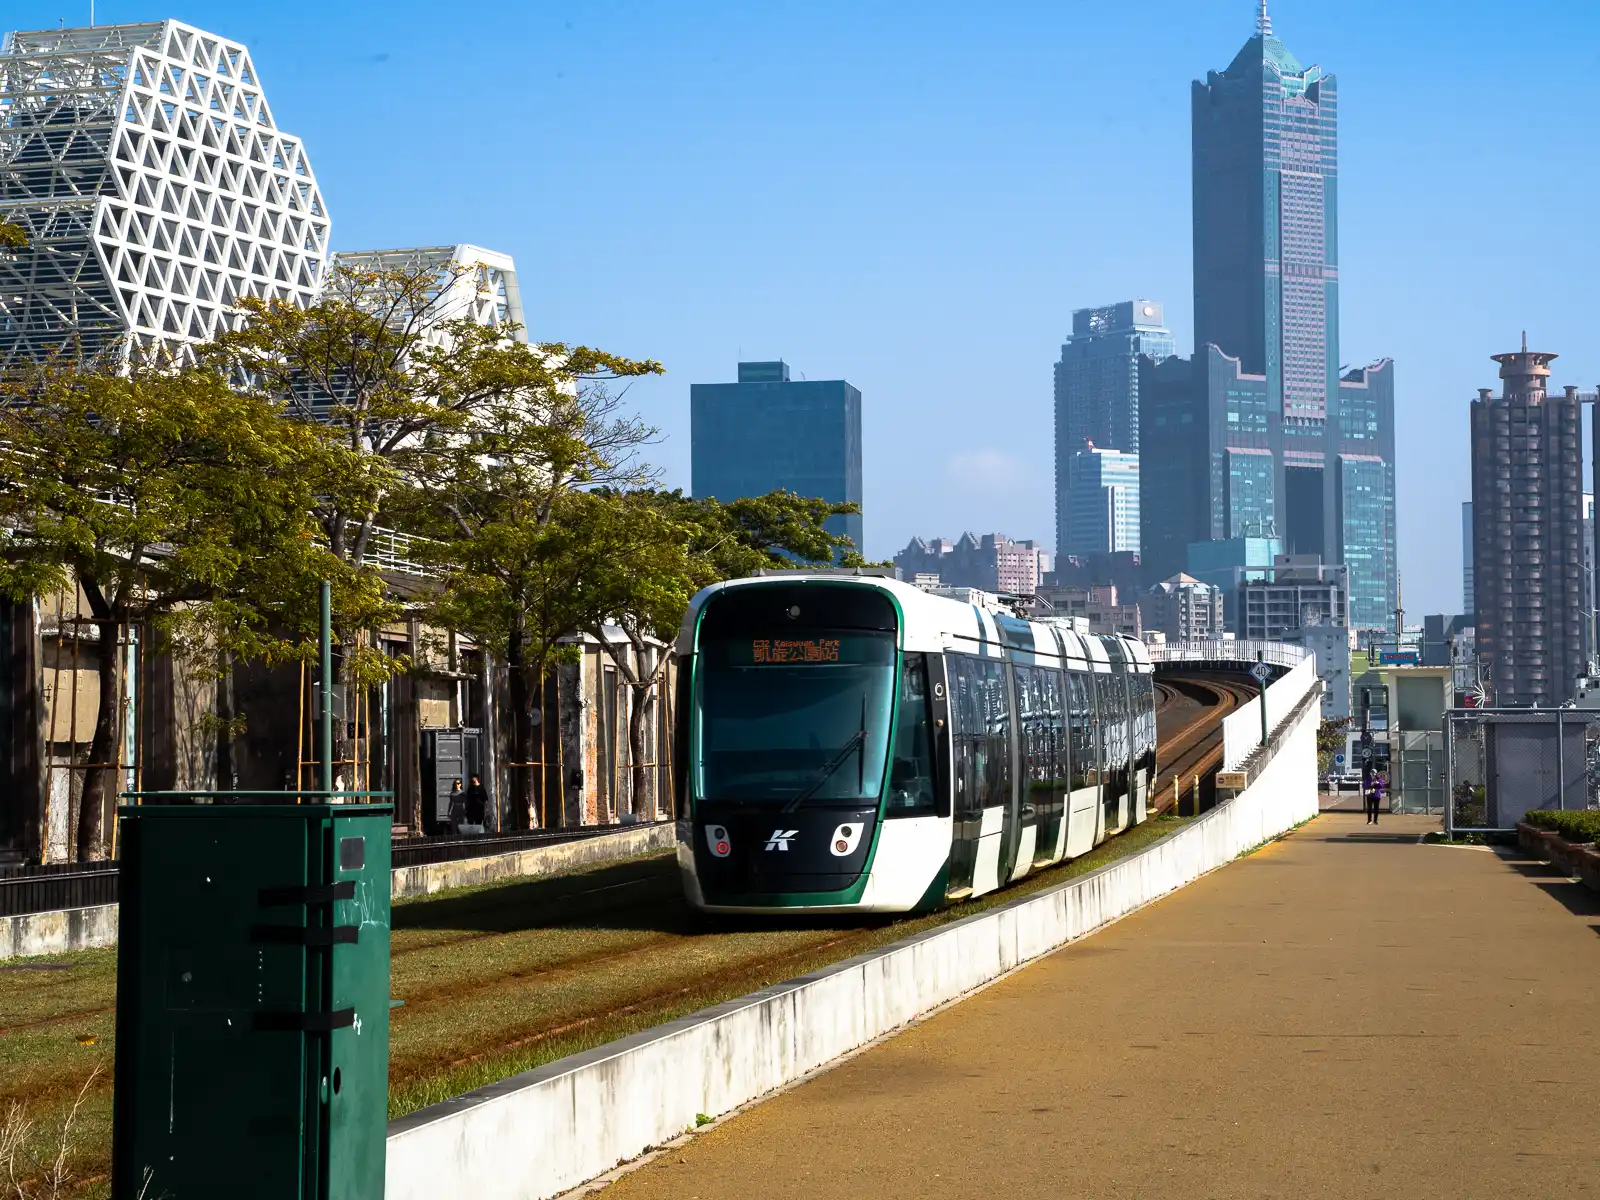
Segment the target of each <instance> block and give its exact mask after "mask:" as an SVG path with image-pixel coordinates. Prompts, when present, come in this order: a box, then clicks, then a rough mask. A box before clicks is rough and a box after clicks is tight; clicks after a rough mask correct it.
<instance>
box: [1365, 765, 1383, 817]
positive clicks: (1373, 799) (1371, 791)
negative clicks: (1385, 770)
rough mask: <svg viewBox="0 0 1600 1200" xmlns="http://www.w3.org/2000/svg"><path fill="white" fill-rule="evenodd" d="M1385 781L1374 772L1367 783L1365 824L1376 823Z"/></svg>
mask: <svg viewBox="0 0 1600 1200" xmlns="http://www.w3.org/2000/svg"><path fill="white" fill-rule="evenodd" d="M1384 785H1385V781H1384V778H1383V776H1382V775H1380V774H1378V772H1376V771H1374V772H1373V773H1372V778H1371V780H1370V781H1368V783H1367V824H1369V825H1376V824H1377V823H1378V804H1379V802H1380V801H1382V800H1383V793H1384Z"/></svg>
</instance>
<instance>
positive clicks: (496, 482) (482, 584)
mask: <svg viewBox="0 0 1600 1200" xmlns="http://www.w3.org/2000/svg"><path fill="white" fill-rule="evenodd" d="M539 353H540V354H541V356H542V365H541V370H542V371H543V372H544V376H543V379H542V380H541V381H540V382H539V383H538V384H537V385H536V386H535V387H533V388H531V389H530V390H528V391H524V392H520V393H518V394H516V395H514V396H509V397H503V398H496V399H493V400H491V401H488V402H485V403H483V404H482V405H480V406H478V408H477V409H476V411H474V413H473V414H472V418H471V421H470V422H469V423H468V424H466V425H465V426H464V427H463V429H462V431H461V433H460V434H459V435H458V436H449V437H446V436H432V437H429V438H427V439H426V440H425V441H424V442H423V443H422V444H421V445H420V446H418V447H417V448H416V449H415V450H414V451H413V452H410V453H409V455H408V462H407V470H408V472H409V484H408V486H407V488H406V490H405V491H404V492H403V493H397V494H396V496H395V497H394V498H393V500H392V503H391V511H392V512H394V514H395V515H396V517H397V518H398V519H400V520H402V521H403V522H404V523H405V524H406V526H407V527H408V528H411V529H415V530H417V531H419V532H422V533H426V534H427V535H428V536H429V537H430V539H432V540H431V541H430V542H429V543H428V544H427V545H425V546H423V547H422V548H421V549H420V550H419V551H418V552H417V553H418V555H419V557H421V558H422V559H423V560H424V561H430V562H432V563H434V564H435V565H436V566H438V567H439V568H440V570H441V574H442V580H443V586H442V589H441V591H440V594H439V595H438V596H437V597H435V598H434V599H433V600H431V601H430V602H427V603H426V604H425V606H424V608H425V611H426V612H427V614H428V615H429V617H430V619H431V620H432V621H434V622H435V623H437V624H439V625H441V626H444V627H446V628H451V629H455V630H459V631H461V632H465V633H467V634H469V635H470V636H471V637H472V638H473V639H474V640H475V641H476V642H477V643H478V645H480V646H482V647H484V648H485V649H486V650H488V651H489V652H491V653H493V654H494V655H496V656H497V657H498V658H499V659H500V660H501V661H503V662H504V663H505V664H506V666H507V669H508V677H509V678H508V682H509V685H510V692H511V695H510V701H511V705H510V706H511V712H512V726H513V727H512V743H513V759H512V761H513V762H515V763H518V764H524V765H522V766H521V767H519V768H518V771H517V774H516V776H515V780H516V783H515V787H516V794H517V798H518V807H519V810H520V812H521V813H523V814H525V815H526V818H527V819H528V820H529V821H530V823H531V822H532V821H533V819H534V816H533V814H535V813H537V812H539V810H540V809H541V808H542V806H543V799H544V797H543V794H542V791H543V784H542V780H543V775H542V774H539V775H536V774H535V772H534V770H533V768H532V767H531V766H530V765H527V764H531V763H533V762H534V743H535V739H536V735H537V728H536V726H535V724H534V721H535V716H534V712H535V709H536V708H538V707H541V706H540V705H539V704H538V703H537V700H538V698H539V695H540V692H541V687H542V684H543V682H544V680H545V678H546V677H547V676H548V674H549V670H550V667H551V665H552V664H553V662H554V661H555V655H556V647H557V643H558V642H559V640H560V639H561V638H562V637H563V636H565V635H567V634H569V633H572V632H573V631H574V630H575V628H576V624H575V618H574V615H573V609H572V607H571V597H572V595H573V589H574V587H575V585H576V577H575V572H577V571H581V570H582V569H584V564H585V563H586V561H587V559H586V557H585V556H584V555H583V554H582V553H581V547H580V546H578V545H576V544H575V542H574V539H575V538H578V537H581V536H582V534H581V531H579V530H578V529H577V528H576V527H575V526H574V525H573V524H572V523H571V522H563V521H561V520H559V519H558V513H559V512H560V511H562V510H563V508H564V506H565V505H566V504H567V502H568V500H569V499H570V498H571V497H572V496H573V495H574V494H575V493H576V491H577V490H578V489H580V488H584V487H597V486H606V487H615V486H620V485H629V484H639V483H644V482H647V481H648V480H649V479H650V478H651V472H650V471H649V469H648V468H646V467H644V466H643V465H642V464H640V463H639V462H638V461H637V450H638V448H639V447H640V446H642V445H643V444H645V443H647V442H648V441H650V440H651V439H652V438H653V437H654V436H655V430H654V429H652V428H650V427H649V426H647V425H645V424H644V423H643V422H641V421H640V420H638V419H637V418H636V417H633V416H629V415H627V414H626V413H625V412H624V411H623V408H622V399H621V397H620V396H618V395H616V394H614V393H613V392H612V391H611V390H610V388H609V387H608V384H609V382H610V381H612V380H615V379H624V378H630V377H633V376H637V375H643V374H651V373H655V372H658V371H660V369H661V368H660V366H659V364H656V363H653V362H636V361H633V360H630V359H624V358H620V357H617V356H615V355H611V354H607V353H605V352H603V351H598V350H592V349H588V348H586V347H568V346H564V345H560V344H557V343H546V344H545V345H543V346H541V347H539ZM536 778H537V779H539V780H540V784H539V785H538V786H536V785H535V782H534V780H535V779H536Z"/></svg>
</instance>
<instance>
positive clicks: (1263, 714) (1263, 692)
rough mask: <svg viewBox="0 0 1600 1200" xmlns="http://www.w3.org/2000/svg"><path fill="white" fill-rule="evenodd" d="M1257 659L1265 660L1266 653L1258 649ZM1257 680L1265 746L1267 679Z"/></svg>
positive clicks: (1262, 736)
mask: <svg viewBox="0 0 1600 1200" xmlns="http://www.w3.org/2000/svg"><path fill="white" fill-rule="evenodd" d="M1256 661H1257V662H1263V661H1265V655H1263V654H1262V652H1261V651H1260V650H1257V651H1256ZM1257 682H1258V683H1259V684H1260V685H1261V744H1262V745H1263V746H1265V745H1266V744H1267V681H1266V680H1265V679H1260V680H1257Z"/></svg>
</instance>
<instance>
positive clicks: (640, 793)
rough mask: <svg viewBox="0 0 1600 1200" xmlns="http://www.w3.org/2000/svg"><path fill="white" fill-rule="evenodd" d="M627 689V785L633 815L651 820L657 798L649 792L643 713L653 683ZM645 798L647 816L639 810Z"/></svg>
mask: <svg viewBox="0 0 1600 1200" xmlns="http://www.w3.org/2000/svg"><path fill="white" fill-rule="evenodd" d="M628 690H629V691H630V692H631V693H632V695H631V696H630V697H629V704H628V761H629V762H630V763H631V764H632V771H631V775H632V779H631V780H630V785H629V786H630V790H631V791H632V793H633V794H632V796H631V800H632V803H633V815H634V816H635V817H637V818H639V820H641V821H647V820H648V821H653V820H655V819H656V808H657V802H656V801H657V798H656V797H655V796H654V795H653V794H652V793H651V790H650V767H649V766H648V765H647V764H646V763H645V750H644V714H645V710H646V709H648V708H649V707H650V694H651V693H652V692H653V691H655V684H654V683H650V684H646V685H644V686H634V687H630V688H629V689H628ZM646 799H648V800H649V806H650V812H649V815H648V816H646V815H645V814H644V813H642V812H640V811H639V808H640V805H641V803H643V802H644V801H645V800H646Z"/></svg>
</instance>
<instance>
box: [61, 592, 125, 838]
mask: <svg viewBox="0 0 1600 1200" xmlns="http://www.w3.org/2000/svg"><path fill="white" fill-rule="evenodd" d="M96 628H97V630H98V632H99V637H98V639H97V640H96V642H95V648H94V666H95V675H96V677H97V678H98V680H99V683H100V696H99V700H98V702H97V703H96V705H95V714H94V738H93V740H91V741H90V743H89V764H90V765H89V766H88V768H87V769H86V770H85V771H84V773H83V795H82V799H81V800H80V801H79V804H78V861H79V862H91V861H94V860H96V859H102V858H104V857H105V856H106V846H105V806H106V790H107V789H106V784H107V781H108V780H111V779H113V778H115V776H116V767H115V766H114V765H108V764H110V763H111V760H112V757H113V749H112V739H113V736H114V733H115V729H114V726H115V724H116V721H115V717H116V711H117V626H116V625H115V624H113V623H111V622H109V621H104V620H102V621H100V622H99V623H98V624H97V626H96ZM72 699H73V703H77V695H76V688H74V695H73V697H72Z"/></svg>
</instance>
